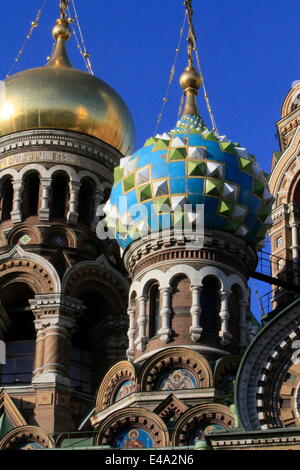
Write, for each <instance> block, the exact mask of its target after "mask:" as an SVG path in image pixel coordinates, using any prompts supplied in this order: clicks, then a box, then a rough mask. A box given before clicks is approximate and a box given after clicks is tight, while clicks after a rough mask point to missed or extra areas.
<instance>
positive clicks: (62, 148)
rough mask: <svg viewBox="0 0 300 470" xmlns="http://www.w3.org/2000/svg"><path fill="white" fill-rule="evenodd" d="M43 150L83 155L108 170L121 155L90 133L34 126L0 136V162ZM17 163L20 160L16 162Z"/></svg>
mask: <svg viewBox="0 0 300 470" xmlns="http://www.w3.org/2000/svg"><path fill="white" fill-rule="evenodd" d="M42 149H45V153H51V152H55V151H56V152H67V153H74V154H76V155H82V156H83V157H87V158H90V159H91V160H94V161H96V162H98V163H100V164H101V165H103V166H105V167H106V168H107V169H109V170H110V171H112V170H113V168H114V167H115V166H116V165H118V164H119V161H120V158H122V157H123V155H122V154H121V153H120V152H119V151H118V150H116V149H114V148H113V147H111V146H110V145H108V144H106V143H105V142H102V141H100V140H98V139H96V138H94V137H91V136H87V135H83V134H78V133H76V132H68V131H60V130H52V129H49V130H48V129H34V130H29V131H24V132H18V133H16V134H9V135H6V136H3V137H1V138H0V163H2V162H1V160H3V159H4V158H5V157H8V156H13V155H15V154H20V152H22V153H23V152H29V151H33V150H42ZM46 157H47V155H45V161H48V160H47V158H46ZM18 163H22V162H18V161H16V163H15V164H18ZM12 164H13V163H12ZM0 167H1V165H0ZM1 169H2V167H1Z"/></svg>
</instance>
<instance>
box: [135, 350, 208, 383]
mask: <svg viewBox="0 0 300 470" xmlns="http://www.w3.org/2000/svg"><path fill="white" fill-rule="evenodd" d="M138 382H139V383H140V389H141V391H151V390H184V389H193V388H208V387H211V386H212V383H213V376H212V370H211V367H210V364H209V362H208V361H207V360H206V359H205V358H204V357H203V356H202V355H201V354H199V353H197V352H195V351H191V350H189V349H186V348H176V347H174V348H169V349H165V350H163V351H161V352H160V353H158V354H156V355H155V356H154V357H152V358H150V359H149V360H148V361H146V363H145V364H144V365H143V367H142V369H141V371H140V373H139V379H138Z"/></svg>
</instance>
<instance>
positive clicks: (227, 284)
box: [224, 274, 248, 302]
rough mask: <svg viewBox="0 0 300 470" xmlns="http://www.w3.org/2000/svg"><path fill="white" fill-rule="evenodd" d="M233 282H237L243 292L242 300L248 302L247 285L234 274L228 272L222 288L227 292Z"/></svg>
mask: <svg viewBox="0 0 300 470" xmlns="http://www.w3.org/2000/svg"><path fill="white" fill-rule="evenodd" d="M234 284H237V285H238V286H239V287H240V288H241V291H242V293H243V300H245V301H246V302H248V288H247V285H246V284H245V283H244V282H243V281H242V280H241V278H240V277H239V276H237V275H236V274H230V275H229V276H227V277H226V278H225V283H224V290H226V291H227V292H229V291H231V288H232V286H233V285H234Z"/></svg>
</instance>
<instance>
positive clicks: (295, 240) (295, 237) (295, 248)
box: [291, 221, 300, 285]
mask: <svg viewBox="0 0 300 470" xmlns="http://www.w3.org/2000/svg"><path fill="white" fill-rule="evenodd" d="M291 228H292V246H291V248H292V256H293V262H294V263H295V266H294V276H293V277H294V283H295V284H297V285H299V282H300V276H299V228H298V225H297V224H296V222H295V221H293V223H292V224H291Z"/></svg>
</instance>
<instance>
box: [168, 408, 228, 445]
mask: <svg viewBox="0 0 300 470" xmlns="http://www.w3.org/2000/svg"><path fill="white" fill-rule="evenodd" d="M214 425H217V426H220V427H222V428H225V429H230V428H233V427H234V416H233V414H232V412H231V410H230V409H229V408H228V407H227V406H225V405H219V404H217V403H210V404H205V405H198V406H195V407H193V408H191V409H189V410H187V411H186V412H185V413H184V414H183V415H182V416H181V417H180V418H179V419H178V421H177V422H176V424H175V428H174V432H173V437H172V445H174V446H184V445H194V444H195V442H194V440H195V438H197V437H198V436H197V434H198V432H199V438H200V439H203V438H204V436H205V434H204V432H205V429H207V427H209V426H214Z"/></svg>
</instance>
